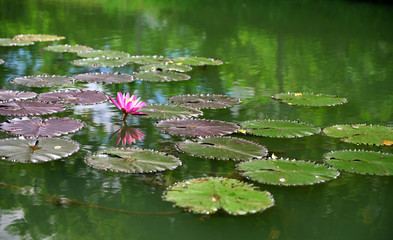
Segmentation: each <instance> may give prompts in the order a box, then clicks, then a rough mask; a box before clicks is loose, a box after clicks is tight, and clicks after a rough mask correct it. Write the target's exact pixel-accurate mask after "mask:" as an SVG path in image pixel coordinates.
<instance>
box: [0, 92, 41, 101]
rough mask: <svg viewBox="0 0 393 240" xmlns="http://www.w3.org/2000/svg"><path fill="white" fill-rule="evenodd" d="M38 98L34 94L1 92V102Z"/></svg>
mask: <svg viewBox="0 0 393 240" xmlns="http://www.w3.org/2000/svg"><path fill="white" fill-rule="evenodd" d="M36 96H37V93H34V92H19V91H10V90H0V101H10V100H21V99H29V98H34V97H36Z"/></svg>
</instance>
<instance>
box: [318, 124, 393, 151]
mask: <svg viewBox="0 0 393 240" xmlns="http://www.w3.org/2000/svg"><path fill="white" fill-rule="evenodd" d="M323 133H325V134H326V135H328V136H329V137H336V138H341V141H344V142H348V143H355V144H373V145H377V146H383V145H386V146H391V145H392V144H391V142H392V141H393V127H385V126H378V125H366V124H349V125H346V124H344V125H334V126H331V127H327V128H324V129H323Z"/></svg>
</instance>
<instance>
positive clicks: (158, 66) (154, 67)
mask: <svg viewBox="0 0 393 240" xmlns="http://www.w3.org/2000/svg"><path fill="white" fill-rule="evenodd" d="M140 68H141V69H142V71H158V72H159V71H176V72H189V71H191V70H192V67H191V66H188V65H183V64H176V63H170V62H167V63H155V64H149V65H144V66H141V67H140Z"/></svg>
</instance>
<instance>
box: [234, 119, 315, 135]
mask: <svg viewBox="0 0 393 240" xmlns="http://www.w3.org/2000/svg"><path fill="white" fill-rule="evenodd" d="M240 126H241V127H242V128H243V129H244V130H245V131H246V132H247V133H250V134H253V135H257V136H264V137H275V138H294V137H304V136H311V135H313V134H316V133H319V132H320V131H321V129H320V128H319V127H316V126H313V125H311V124H307V123H301V122H291V121H284V120H270V119H269V120H253V121H246V122H242V123H240Z"/></svg>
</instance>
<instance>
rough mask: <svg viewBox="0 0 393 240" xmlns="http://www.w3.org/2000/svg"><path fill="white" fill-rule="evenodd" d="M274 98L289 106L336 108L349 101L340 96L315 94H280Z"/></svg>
mask: <svg viewBox="0 0 393 240" xmlns="http://www.w3.org/2000/svg"><path fill="white" fill-rule="evenodd" d="M272 98H274V99H277V100H280V101H282V102H285V103H287V104H289V105H305V106H316V107H317V106H335V105H339V104H344V103H346V102H347V99H345V98H341V97H338V96H332V95H324V94H315V93H279V94H276V95H274V96H272Z"/></svg>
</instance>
